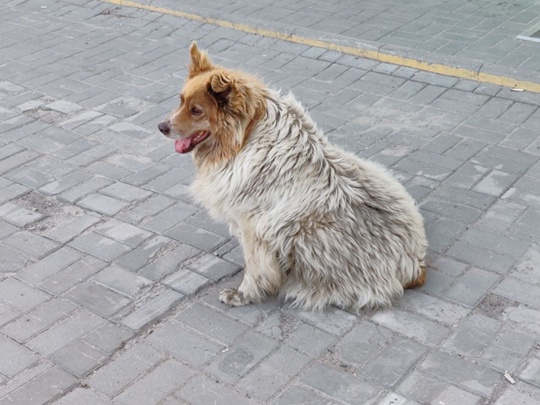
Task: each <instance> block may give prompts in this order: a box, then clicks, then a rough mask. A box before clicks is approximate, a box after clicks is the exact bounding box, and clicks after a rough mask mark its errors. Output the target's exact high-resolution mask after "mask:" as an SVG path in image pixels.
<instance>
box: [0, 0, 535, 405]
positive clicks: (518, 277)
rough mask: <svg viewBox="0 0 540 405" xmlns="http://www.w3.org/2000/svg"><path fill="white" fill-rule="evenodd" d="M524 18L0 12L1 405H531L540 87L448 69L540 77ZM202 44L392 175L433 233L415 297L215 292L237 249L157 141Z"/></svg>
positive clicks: (424, 6)
mask: <svg viewBox="0 0 540 405" xmlns="http://www.w3.org/2000/svg"><path fill="white" fill-rule="evenodd" d="M117 3H122V2H120V1H118V2H117ZM129 5H131V6H134V7H130V6H129ZM149 5H150V6H152V7H154V9H153V10H150V9H148V7H146V8H145V6H149ZM538 9H539V6H538V4H537V3H535V2H534V1H516V2H513V1H509V2H501V1H499V2H490V3H484V2H482V3H480V2H466V1H442V0H433V1H430V2H407V4H404V3H403V2H392V1H362V2H358V1H353V0H351V1H334V2H328V1H326V2H318V1H309V2H308V1H299V2H294V3H293V2H273V1H269V0H254V1H250V2H244V1H234V2H233V1H230V0H220V1H212V2H204V1H190V2H188V1H182V2H178V1H169V0H168V1H159V2H157V1H156V2H147V3H144V2H141V3H140V4H139V5H138V6H137V5H136V4H131V3H130V4H128V3H127V2H123V4H111V3H107V2H103V1H99V0H71V1H66V0H56V1H53V0H34V1H25V0H14V1H10V0H7V1H4V2H2V4H1V5H0V21H1V22H0V34H1V38H2V41H0V117H1V120H0V238H1V239H2V243H1V244H0V258H1V259H0V405H6V404H17V405H19V404H51V403H54V404H62V405H66V404H77V405H79V404H92V405H94V404H95V405H100V404H118V405H119V404H129V405H136V404H141V405H148V404H163V405H164V404H167V405H172V404H230V403H234V404H259V405H262V404H301V403H303V404H382V405H390V404H393V405H398V404H399V405H405V404H407V405H409V404H435V405H450V404H459V405H468V404H498V405H516V404H526V405H529V404H535V403H540V346H539V336H540V245H539V241H540V180H539V179H540V132H539V129H540V108H539V107H540V93H537V92H533V91H529V90H530V89H529V88H514V89H512V88H511V87H512V86H510V87H505V86H500V85H499V84H498V83H503V81H497V80H495V79H493V80H491V79H490V77H487V76H486V77H484V76H482V77H480V76H478V79H481V80H470V77H467V75H466V74H462V73H463V72H462V71H459V72H457V71H455V70H452V69H450V68H451V67H456V66H461V67H465V68H466V69H468V70H473V71H474V69H477V68H478V69H480V68H481V69H482V71H485V72H487V73H490V74H491V75H495V76H497V77H499V78H508V80H509V82H511V81H512V80H522V81H523V82H525V81H528V82H529V83H533V84H534V81H535V80H536V81H535V82H538V72H539V69H540V62H539V58H540V56H539V55H540V48H539V47H540V44H539V43H534V42H527V41H522V40H518V39H515V36H516V35H519V34H521V33H523V32H525V31H530V30H531V29H533V28H534V26H535V24H538V23H539V21H540V17H539V13H538ZM182 16H183V17H182ZM218 19H219V21H218ZM224 21H225V22H227V21H229V22H230V24H224V23H223V22H224ZM239 21H240V22H241V23H240V22H239ZM249 27H252V28H253V27H260V28H261V31H260V34H263V35H256V34H254V33H253V31H252V30H251V31H250V29H249ZM272 33H278V34H279V35H274V34H272ZM292 33H294V35H295V37H293V35H291V34H292ZM321 38H322V39H324V43H323V42H316V41H320V40H321ZM192 40H197V41H198V43H199V45H200V47H201V48H206V49H208V50H209V52H210V54H211V55H212V56H213V58H214V60H215V61H216V62H219V63H222V64H224V65H226V66H230V67H241V68H243V69H244V70H247V71H249V72H252V73H256V74H258V75H260V76H261V77H262V78H264V79H265V80H266V81H267V82H268V83H270V85H271V86H272V87H274V88H281V89H282V90H283V91H289V90H292V92H293V93H294V94H295V95H296V96H297V98H298V99H300V100H301V101H302V102H303V104H304V105H306V106H307V107H308V108H309V110H310V111H311V114H312V115H313V117H314V118H315V120H316V121H317V122H318V123H319V124H320V126H321V128H323V129H324V130H325V132H326V133H327V134H328V136H329V138H330V139H331V140H332V141H333V142H335V143H337V144H339V145H341V146H342V147H344V148H345V149H347V150H350V151H353V152H355V153H356V154H358V155H359V156H363V157H365V158H369V159H373V160H376V161H379V162H381V163H383V164H385V165H386V166H388V167H390V168H391V169H392V171H393V172H394V173H395V174H396V176H397V177H398V178H399V179H400V180H401V181H402V182H403V183H404V184H405V186H406V188H407V189H408V190H409V191H410V193H411V194H412V195H413V196H414V198H415V199H416V200H417V201H418V203H419V205H420V208H421V211H422V214H423V216H424V218H425V223H426V228H427V232H428V238H429V242H430V250H429V257H428V259H429V261H428V264H429V273H428V279H427V283H426V285H425V286H424V287H422V288H421V289H417V290H409V291H407V292H406V293H405V295H404V297H403V298H402V299H400V300H399V301H398V302H396V305H395V306H394V307H393V308H391V309H388V310H375V311H364V312H362V313H360V314H359V315H357V314H352V313H349V312H347V311H343V310H340V309H337V308H330V309H329V310H327V311H325V312H320V313H317V312H302V311H298V310H295V309H292V308H290V307H288V305H287V304H286V303H283V302H279V301H277V300H269V301H267V302H265V303H263V304H260V305H249V306H245V307H240V308H229V307H227V306H224V305H223V304H221V303H220V302H219V301H218V299H217V295H218V291H219V290H220V289H222V288H224V287H225V286H230V285H238V284H239V283H240V280H241V269H242V267H243V264H244V263H243V258H242V251H241V248H240V247H239V246H238V243H237V241H236V240H235V239H233V238H231V237H230V235H229V234H228V231H227V227H226V226H224V225H223V224H221V223H218V222H215V221H214V220H213V219H211V218H209V217H208V215H207V214H206V212H205V210H204V209H203V208H202V207H199V206H197V205H196V204H195V203H193V201H192V200H191V198H190V196H189V191H188V187H189V184H190V182H191V179H192V178H193V174H194V168H193V166H192V164H191V160H190V158H189V156H181V155H178V154H176V153H174V148H173V145H172V144H171V143H170V141H169V140H167V139H166V138H165V137H163V136H162V135H161V134H159V133H158V131H157V130H156V125H157V123H158V122H159V121H160V120H161V119H162V118H163V117H164V116H165V115H166V114H167V113H168V112H169V111H170V110H171V109H173V108H174V107H175V106H176V105H177V103H178V96H177V94H178V91H179V89H180V86H181V84H182V82H183V79H184V77H185V74H186V69H185V68H186V64H187V62H188V59H187V47H188V46H189V44H190V42H191V41H192ZM314 41H315V42H314ZM314 44H318V45H320V46H313V45H314ZM326 44H330V45H326ZM331 44H347V46H349V47H355V48H358V49H367V50H369V49H378V50H379V51H380V55H381V58H380V59H377V55H375V56H374V57H372V58H371V59H368V58H359V57H357V56H355V55H353V54H351V52H348V51H347V49H349V48H347V49H345V48H343V52H340V51H337V50H336V49H338V48H335V47H332V46H331ZM339 49H341V48H339ZM385 52H386V54H392V55H394V56H395V57H396V59H392V60H395V61H396V63H397V64H391V63H388V62H387V60H388V59H385V58H384V57H383V56H384V54H385ZM372 56H373V55H372ZM409 59H412V60H417V61H428V62H434V63H439V64H445V66H448V67H449V72H454V73H455V74H454V75H453V76H452V75H441V74H437V73H434V72H433V71H425V70H419V69H417V68H414V67H411V64H408V65H407V64H406V63H405V62H406V61H407V60H409ZM400 60H402V61H404V63H403V64H401V63H399V61H400ZM477 71H478V70H477ZM456 72H457V73H456ZM460 72H461V73H460ZM460 74H462V75H461V76H460ZM535 75H536V76H535ZM535 77H536V79H535ZM531 78H532V79H531ZM490 80H491V82H490ZM531 80H533V82H531ZM525 84H526V83H525ZM531 88H532V87H531ZM519 90H523V91H519Z"/></svg>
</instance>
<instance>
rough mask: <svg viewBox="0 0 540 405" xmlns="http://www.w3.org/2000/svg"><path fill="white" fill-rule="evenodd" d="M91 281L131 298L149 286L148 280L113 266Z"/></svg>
mask: <svg viewBox="0 0 540 405" xmlns="http://www.w3.org/2000/svg"><path fill="white" fill-rule="evenodd" d="M91 280H92V281H94V282H96V283H99V284H103V285H105V286H106V287H108V288H110V289H112V290H114V291H117V292H120V293H121V294H124V295H127V296H128V297H131V298H134V297H135V296H137V295H138V294H139V293H140V292H141V290H142V289H144V288H145V287H147V286H149V285H150V284H151V281H150V280H148V279H146V278H144V277H141V276H139V275H137V274H134V273H132V272H131V271H128V270H125V269H123V268H121V267H118V266H115V265H112V266H109V267H106V268H105V269H103V270H102V271H100V272H99V273H97V274H96V275H95V276H93V277H92V279H91Z"/></svg>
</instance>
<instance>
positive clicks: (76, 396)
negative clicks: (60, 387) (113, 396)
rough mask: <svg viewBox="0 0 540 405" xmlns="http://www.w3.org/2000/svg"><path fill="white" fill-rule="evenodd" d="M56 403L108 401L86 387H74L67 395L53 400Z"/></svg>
mask: <svg viewBox="0 0 540 405" xmlns="http://www.w3.org/2000/svg"><path fill="white" fill-rule="evenodd" d="M55 403H56V404H58V405H78V404H93V405H106V404H107V403H108V402H106V400H105V399H104V398H103V397H101V396H100V395H99V394H97V393H95V392H94V391H92V390H89V389H88V388H76V389H75V390H73V391H71V392H70V393H68V394H67V395H65V396H63V397H62V398H60V399H58V400H56V401H55Z"/></svg>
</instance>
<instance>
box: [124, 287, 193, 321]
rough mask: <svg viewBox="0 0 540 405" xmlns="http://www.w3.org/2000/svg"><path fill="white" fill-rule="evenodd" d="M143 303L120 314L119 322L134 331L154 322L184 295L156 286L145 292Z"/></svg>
mask: <svg viewBox="0 0 540 405" xmlns="http://www.w3.org/2000/svg"><path fill="white" fill-rule="evenodd" d="M144 298H145V302H144V305H140V306H139V307H137V306H135V308H134V309H132V310H131V312H129V313H128V314H121V317H122V319H121V320H120V322H121V323H122V324H123V325H125V326H127V327H129V328H131V329H133V330H136V331H139V330H141V329H142V328H144V327H145V326H146V325H148V324H150V323H152V322H154V321H155V320H157V319H159V318H160V317H162V316H163V315H165V314H166V313H167V312H169V310H171V309H172V308H174V307H175V306H176V305H177V304H178V303H179V302H180V301H181V300H182V299H183V298H184V295H183V294H180V293H178V292H176V291H172V290H170V289H167V288H164V287H162V288H157V289H155V290H154V291H152V292H151V293H150V294H146V296H145V297H144Z"/></svg>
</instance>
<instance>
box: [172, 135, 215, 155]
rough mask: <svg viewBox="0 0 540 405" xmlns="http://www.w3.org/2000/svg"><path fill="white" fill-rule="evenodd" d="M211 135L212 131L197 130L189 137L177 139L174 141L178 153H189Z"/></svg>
mask: <svg viewBox="0 0 540 405" xmlns="http://www.w3.org/2000/svg"><path fill="white" fill-rule="evenodd" d="M209 136H210V131H197V132H195V133H194V134H193V135H191V136H189V137H188V138H183V139H177V140H175V141H174V149H175V150H176V151H177V152H178V153H188V152H191V151H192V150H193V149H195V146H197V145H198V144H200V143H201V142H202V141H204V140H205V139H206V138H208V137H209Z"/></svg>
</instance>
